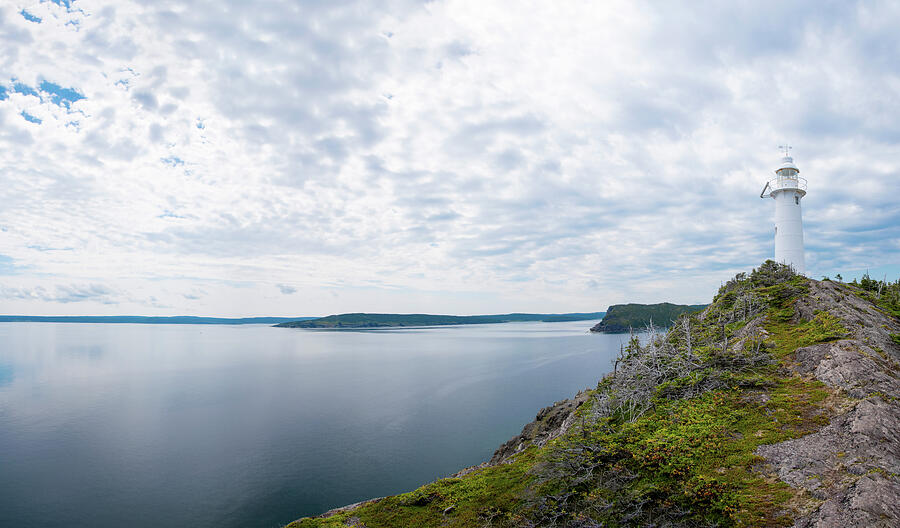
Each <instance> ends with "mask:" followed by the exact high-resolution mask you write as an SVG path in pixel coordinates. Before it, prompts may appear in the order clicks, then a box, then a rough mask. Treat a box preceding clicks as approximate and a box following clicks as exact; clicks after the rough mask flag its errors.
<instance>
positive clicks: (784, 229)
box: [759, 146, 806, 275]
mask: <svg viewBox="0 0 900 528" xmlns="http://www.w3.org/2000/svg"><path fill="white" fill-rule="evenodd" d="M780 148H781V149H782V151H784V157H782V158H781V165H780V166H779V167H778V168H777V169H775V174H776V176H775V178H773V179H771V180H769V181H768V182H767V183H766V186H765V187H763V190H762V193H760V195H759V197H760V198H767V197H772V198H773V199H774V200H775V261H776V262H780V263H783V264H789V265H791V266H793V268H794V271H796V272H797V273H800V274H801V275H802V274H804V273H806V262H805V260H804V258H803V219H802V218H801V216H800V201H801V200H802V199H803V197H804V196H806V180H805V179H804V178H801V177H800V176H799V173H800V169H798V168H797V166H796V165H794V158H792V157H791V156H790V155H789V151H790V148H791V147H788V146H782V147H780ZM767 191H768V192H767Z"/></svg>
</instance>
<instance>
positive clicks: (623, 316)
mask: <svg viewBox="0 0 900 528" xmlns="http://www.w3.org/2000/svg"><path fill="white" fill-rule="evenodd" d="M707 306H709V305H707V304H672V303H667V302H666V303H658V304H633V303H632V304H614V305H612V306H610V307H609V309H608V310H607V311H606V316H604V317H603V320H602V321H600V322H599V323H597V324H596V325H594V327H593V328H591V332H605V333H624V332H630V331H631V330H632V329H633V330H636V331H640V330H643V329H644V328H646V327H648V326H650V325H653V326H657V327H669V326H671V325H672V322H673V321H675V320H676V319H678V316H679V315H681V314H683V313H691V312H699V311H700V310H702V309H704V308H706V307H707Z"/></svg>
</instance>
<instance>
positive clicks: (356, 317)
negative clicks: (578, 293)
mask: <svg viewBox="0 0 900 528" xmlns="http://www.w3.org/2000/svg"><path fill="white" fill-rule="evenodd" d="M603 315H604V312H591V313H568V314H525V313H511V314H498V315H431V314H377V313H349V314H341V315H329V316H327V317H320V318H318V319H313V320H307V321H291V322H286V323H280V324H277V325H275V326H279V327H284V328H387V327H401V326H447V325H466V324H494V323H510V322H524V321H542V322H561V321H590V320H594V319H599V318H601V317H603Z"/></svg>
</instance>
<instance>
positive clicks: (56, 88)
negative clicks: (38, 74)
mask: <svg viewBox="0 0 900 528" xmlns="http://www.w3.org/2000/svg"><path fill="white" fill-rule="evenodd" d="M41 91H42V92H46V93H48V94H50V101H51V102H52V103H53V104H55V105H58V106H64V107H65V108H66V110H68V109H70V108H71V105H72V103H74V102H75V101H79V100H81V99H84V96H83V95H81V94H80V93H78V91H77V90H75V89H74V88H63V87H62V86H60V85H58V84H56V83H52V82H50V81H41Z"/></svg>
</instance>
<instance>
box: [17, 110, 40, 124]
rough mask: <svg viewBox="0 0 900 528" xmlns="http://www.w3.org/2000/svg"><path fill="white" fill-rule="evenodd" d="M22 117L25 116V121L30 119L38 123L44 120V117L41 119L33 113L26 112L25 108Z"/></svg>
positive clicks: (31, 121)
mask: <svg viewBox="0 0 900 528" xmlns="http://www.w3.org/2000/svg"><path fill="white" fill-rule="evenodd" d="M22 117H24V118H25V121H28V122H30V123H37V124H39V125H40V124H41V123H43V122H44V121H43V120H42V119H39V118H37V117H34V116H33V115H31V114H29V113H28V112H26V111H25V110H22Z"/></svg>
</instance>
